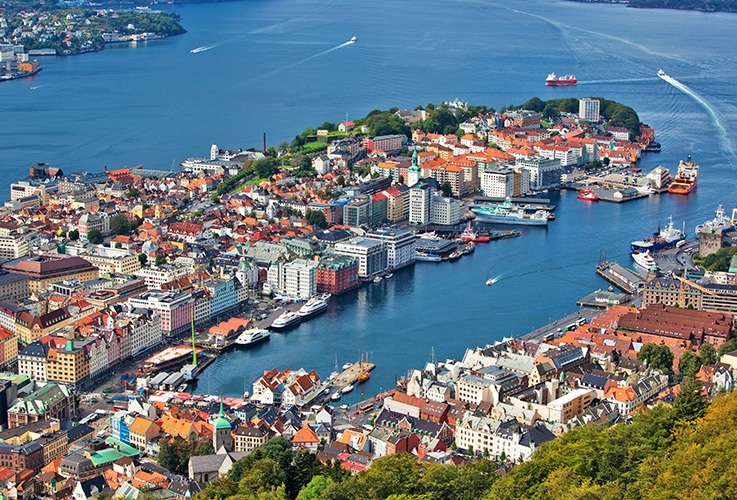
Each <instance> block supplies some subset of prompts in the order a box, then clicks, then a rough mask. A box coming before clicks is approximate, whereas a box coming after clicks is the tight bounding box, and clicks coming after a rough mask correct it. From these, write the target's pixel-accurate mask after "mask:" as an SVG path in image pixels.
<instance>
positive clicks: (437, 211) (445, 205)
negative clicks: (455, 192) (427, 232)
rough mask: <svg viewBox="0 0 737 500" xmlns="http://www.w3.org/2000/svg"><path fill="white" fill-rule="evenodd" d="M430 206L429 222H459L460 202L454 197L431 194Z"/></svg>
mask: <svg viewBox="0 0 737 500" xmlns="http://www.w3.org/2000/svg"><path fill="white" fill-rule="evenodd" d="M431 203H432V204H431V207H430V223H431V224H440V225H443V226H455V225H456V224H458V223H459V222H461V202H460V201H459V200H456V199H455V198H446V197H444V196H433V197H432V200H431Z"/></svg>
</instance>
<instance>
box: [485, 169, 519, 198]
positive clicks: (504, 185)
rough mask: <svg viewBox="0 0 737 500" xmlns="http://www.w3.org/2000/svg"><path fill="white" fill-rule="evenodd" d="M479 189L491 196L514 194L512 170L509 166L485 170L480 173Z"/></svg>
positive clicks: (499, 196) (501, 196)
mask: <svg viewBox="0 0 737 500" xmlns="http://www.w3.org/2000/svg"><path fill="white" fill-rule="evenodd" d="M481 191H483V193H484V196H489V197H491V198H507V197H511V196H514V172H512V170H511V169H509V168H495V169H491V170H485V171H484V173H483V174H482V175H481Z"/></svg>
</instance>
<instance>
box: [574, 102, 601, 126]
mask: <svg viewBox="0 0 737 500" xmlns="http://www.w3.org/2000/svg"><path fill="white" fill-rule="evenodd" d="M600 106H601V103H600V101H599V99H592V98H590V97H582V98H581V99H579V100H578V118H579V119H580V120H581V121H585V122H598V121H599V116H600V114H601V111H600V110H599V108H600Z"/></svg>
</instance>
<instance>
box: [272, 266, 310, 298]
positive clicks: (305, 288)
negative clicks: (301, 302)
mask: <svg viewBox="0 0 737 500" xmlns="http://www.w3.org/2000/svg"><path fill="white" fill-rule="evenodd" d="M317 266H318V263H317V262H315V261H312V260H304V259H296V260H294V261H292V262H287V263H286V264H284V265H283V266H280V267H282V270H283V274H284V281H283V282H284V288H283V291H284V293H285V294H287V295H288V296H290V297H299V298H301V299H308V298H310V297H312V296H314V295H315V294H316V293H317Z"/></svg>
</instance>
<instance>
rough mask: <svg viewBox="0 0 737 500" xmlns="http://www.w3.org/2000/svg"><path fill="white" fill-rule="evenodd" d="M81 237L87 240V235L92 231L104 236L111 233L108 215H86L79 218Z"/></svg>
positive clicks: (98, 213)
mask: <svg viewBox="0 0 737 500" xmlns="http://www.w3.org/2000/svg"><path fill="white" fill-rule="evenodd" d="M77 227H78V229H79V236H80V237H82V238H84V239H87V235H88V234H89V233H90V231H92V230H95V229H96V230H98V231H100V232H101V233H102V234H108V233H109V232H110V217H109V216H108V215H107V214H106V213H104V212H103V213H100V212H95V213H86V214H84V215H82V217H80V218H79V221H78V226H77Z"/></svg>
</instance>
